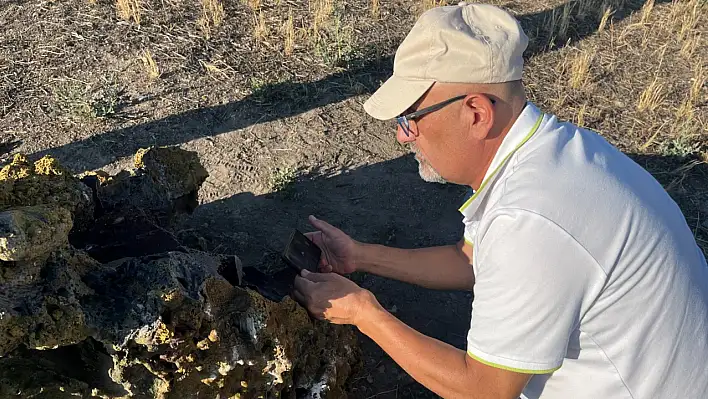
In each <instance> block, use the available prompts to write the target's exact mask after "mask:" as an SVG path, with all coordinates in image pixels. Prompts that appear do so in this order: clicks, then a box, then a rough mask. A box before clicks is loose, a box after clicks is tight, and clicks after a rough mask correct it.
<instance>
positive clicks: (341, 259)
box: [305, 216, 357, 274]
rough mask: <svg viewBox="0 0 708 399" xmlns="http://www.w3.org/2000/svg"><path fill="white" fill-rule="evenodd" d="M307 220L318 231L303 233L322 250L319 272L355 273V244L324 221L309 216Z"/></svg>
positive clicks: (340, 231)
mask: <svg viewBox="0 0 708 399" xmlns="http://www.w3.org/2000/svg"><path fill="white" fill-rule="evenodd" d="M309 220H310V224H312V225H313V226H314V227H315V228H316V229H317V230H318V231H313V232H309V233H305V235H306V236H307V237H308V238H309V239H310V240H312V242H314V243H315V244H317V246H318V247H320V249H321V250H322V257H321V258H320V270H321V271H322V272H325V273H329V272H335V273H338V274H349V273H353V272H355V271H356V262H355V252H356V248H357V242H356V241H355V240H353V239H352V238H351V237H349V236H348V235H347V234H346V233H344V232H343V231H342V230H339V229H338V228H336V227H334V226H332V225H331V224H329V223H327V222H325V221H324V220H319V219H317V218H316V217H314V216H310V218H309Z"/></svg>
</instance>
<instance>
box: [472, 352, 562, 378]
mask: <svg viewBox="0 0 708 399" xmlns="http://www.w3.org/2000/svg"><path fill="white" fill-rule="evenodd" d="M467 356H469V357H471V358H472V359H474V360H476V361H478V362H480V363H482V364H486V365H487V366H490V367H494V368H497V369H502V370H507V371H513V372H515V373H522V374H550V373H552V372H554V371H556V370H558V369H560V368H561V366H558V367H556V368H552V369H548V370H525V369H517V368H514V367H508V366H502V365H501V364H496V363H492V362H488V361H486V360H484V359H482V358H480V357H479V356H475V355H473V354H472V353H470V352H469V351H468V352H467Z"/></svg>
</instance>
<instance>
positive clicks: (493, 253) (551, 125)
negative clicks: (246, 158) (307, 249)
mask: <svg viewBox="0 0 708 399" xmlns="http://www.w3.org/2000/svg"><path fill="white" fill-rule="evenodd" d="M527 40H528V39H527V37H526V36H525V34H524V33H523V31H522V29H521V28H520V26H519V24H518V23H517V21H516V20H515V19H514V18H512V17H511V16H510V15H509V14H507V13H506V12H504V11H502V10H501V9H499V8H496V7H492V6H489V5H481V4H470V5H464V4H461V5H458V6H450V7H441V8H435V9H433V10H431V11H428V12H427V13H426V14H424V15H423V16H422V17H421V18H420V19H419V20H418V21H417V23H416V24H415V26H414V27H413V28H412V30H411V32H410V33H409V35H408V36H407V37H406V39H405V40H404V41H403V43H402V44H401V46H400V47H399V49H398V50H397V53H396V58H395V61H394V72H393V76H392V77H391V78H390V79H389V80H388V81H387V82H386V83H385V84H384V85H382V87H381V88H380V89H379V90H378V91H377V92H376V93H375V94H374V95H373V96H372V97H371V98H370V99H369V100H368V101H367V102H366V104H365V105H364V108H365V110H366V111H367V112H368V113H369V114H370V115H371V116H373V117H374V118H377V119H382V120H387V119H393V118H394V117H397V121H398V130H397V138H398V140H399V141H400V142H402V143H409V144H410V145H411V147H412V148H413V151H414V152H415V154H416V159H417V160H418V162H419V165H420V169H419V170H420V175H421V176H422V177H423V178H424V179H425V180H428V181H439V182H443V181H446V182H451V183H456V184H462V185H467V186H470V187H471V188H472V189H474V190H475V194H474V195H473V196H472V197H471V198H470V199H469V200H467V202H466V203H464V204H463V205H462V207H461V208H460V211H461V213H462V214H463V216H464V219H463V222H464V225H465V229H464V239H462V240H460V242H459V243H458V244H457V245H450V246H443V247H436V248H425V249H416V250H400V249H394V248H387V247H383V246H378V245H369V244H364V243H360V242H357V241H355V240H353V239H351V238H350V237H349V236H347V235H346V234H345V233H343V232H342V231H341V230H339V229H337V228H335V227H333V226H331V225H329V224H327V223H326V222H324V221H321V220H318V219H316V218H314V217H311V218H310V221H311V223H312V224H313V225H314V226H315V227H316V228H317V229H318V231H316V232H313V233H310V236H311V237H312V239H313V240H314V241H315V242H316V243H317V244H318V245H319V246H320V247H321V248H322V249H323V253H324V254H323V257H322V259H323V260H322V262H321V267H322V273H308V272H306V271H305V272H303V273H302V275H301V276H300V277H297V278H296V281H295V287H296V289H295V290H294V292H293V296H294V297H295V299H296V300H298V301H299V302H300V303H302V304H304V306H306V308H307V309H308V310H309V311H310V312H311V313H312V314H313V315H315V316H316V317H319V318H322V319H327V320H329V321H330V322H333V323H341V324H352V325H355V326H356V327H357V328H359V330H360V331H361V332H362V333H364V334H366V335H367V336H369V337H371V339H372V340H374V341H375V342H376V343H377V344H378V345H380V346H381V347H382V348H383V349H384V350H385V351H386V352H387V353H388V354H389V355H390V356H391V358H392V359H393V360H394V361H396V362H397V363H398V364H399V365H400V366H401V367H402V368H403V369H405V370H406V372H408V373H409V374H410V375H411V376H412V377H413V378H415V379H416V380H417V381H419V382H420V383H421V384H423V385H425V386H426V387H428V388H429V389H430V390H432V391H433V392H435V393H437V394H438V395H440V396H442V397H445V398H517V397H519V396H520V395H523V396H524V397H528V398H588V399H596V398H677V399H678V398H708V365H707V364H706V362H708V266H707V265H706V260H705V257H704V255H703V253H702V252H701V251H700V249H699V248H698V246H697V244H696V242H695V240H694V237H693V235H692V232H691V230H690V229H689V227H688V226H687V224H686V222H685V219H684V217H683V215H682V213H681V211H680V209H679V208H678V207H677V206H676V204H675V203H674V202H673V201H672V200H671V198H670V197H669V196H668V195H667V193H666V192H665V191H664V190H663V188H662V187H661V186H660V185H659V184H658V183H657V182H656V181H655V180H654V179H653V178H652V176H651V175H649V174H648V173H647V172H646V171H644V170H643V169H642V168H641V167H639V166H638V165H637V164H635V163H634V162H633V161H631V160H630V159H629V158H628V157H626V156H625V155H624V154H622V153H621V152H619V151H618V150H617V149H615V148H614V147H612V146H611V145H610V144H608V143H607V142H606V141H605V140H604V139H603V138H602V137H600V136H599V135H597V134H595V133H593V132H591V131H588V130H584V129H580V128H578V127H576V126H574V125H572V124H569V123H564V122H560V121H559V120H557V119H556V117H554V116H552V115H549V114H546V113H543V112H542V111H541V110H539V109H538V108H537V107H536V106H534V105H533V104H532V103H530V102H528V101H527V100H526V98H525V96H524V90H523V86H522V84H521V82H520V80H521V76H522V66H523V60H522V53H523V51H524V50H525V48H526V46H527ZM551 67H552V66H551ZM356 270H360V271H365V272H369V273H374V274H377V275H380V276H384V277H388V278H394V279H398V280H402V281H406V282H410V283H414V284H419V285H422V286H425V287H430V288H440V289H466V290H471V289H472V288H474V294H475V295H474V302H473V306H472V308H473V309H472V317H471V325H470V329H469V332H468V337H467V340H468V344H467V348H466V351H462V350H459V349H457V348H454V347H452V346H450V345H447V344H445V343H443V342H440V341H437V340H435V339H433V338H430V337H427V336H424V335H422V334H420V333H418V332H416V331H414V330H413V329H411V328H410V327H408V326H406V325H405V324H403V323H402V322H400V321H399V320H397V319H396V318H395V317H394V316H392V315H391V314H389V313H388V312H386V311H385V310H384V309H383V308H382V307H381V306H380V305H379V304H378V302H377V301H376V298H375V297H374V296H373V295H372V294H371V293H370V292H368V291H366V290H364V289H361V288H360V287H358V286H357V285H356V284H354V283H353V282H352V281H350V280H348V279H346V278H345V277H343V276H341V275H342V274H347V273H351V272H353V271H356ZM329 272H334V273H329Z"/></svg>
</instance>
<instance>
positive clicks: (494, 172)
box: [459, 113, 544, 212]
mask: <svg viewBox="0 0 708 399" xmlns="http://www.w3.org/2000/svg"><path fill="white" fill-rule="evenodd" d="M543 115H544V114H543V113H542V114H541V115H539V117H538V119H537V120H536V123H535V124H534V125H533V127H532V128H531V131H530V132H529V134H527V135H526V137H524V139H523V140H521V142H520V143H519V144H518V145H517V146H516V147H514V149H513V150H511V151H510V152H509V153H508V154H506V156H505V157H504V159H502V161H501V162H499V165H498V166H497V167H496V169H494V171H493V172H492V173H491V174H490V175H489V176H488V177H487V178H486V179H484V181H483V182H482V185H481V186H479V189H478V190H477V191H475V193H474V194H473V195H472V196H471V197H470V199H468V200H467V201H465V203H464V204H462V206H461V207H460V209H459V211H460V212H462V211H464V210H465V208H467V207H468V206H469V205H470V204H471V203H472V201H474V200H475V198H477V195H478V194H479V193H480V192H482V190H483V189H484V187H486V186H487V183H489V181H490V180H492V177H494V175H496V174H497V172H499V169H501V167H502V166H504V164H505V163H506V161H507V159H509V157H510V156H511V155H512V154H514V153H515V152H516V151H517V150H518V149H519V148H521V146H522V145H524V144H526V142H527V141H529V139H530V138H531V137H532V136H533V135H534V134H536V131H537V130H538V128H539V127H540V126H541V121H542V120H543Z"/></svg>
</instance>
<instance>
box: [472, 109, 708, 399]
mask: <svg viewBox="0 0 708 399" xmlns="http://www.w3.org/2000/svg"><path fill="white" fill-rule="evenodd" d="M460 211H461V212H462V214H463V215H464V224H465V233H464V236H465V239H466V240H467V241H468V242H470V243H472V245H473V247H474V255H473V267H474V274H475V280H476V281H475V286H474V302H473V304H472V321H471V327H470V330H469V333H468V338H467V340H468V347H467V350H468V354H469V355H470V356H471V357H473V358H475V359H477V360H479V361H481V362H483V363H486V364H488V365H491V366H494V367H499V368H504V369H508V370H514V371H519V372H523V373H531V374H536V375H535V376H534V377H532V379H531V382H530V383H529V384H528V385H527V386H526V389H525V390H524V395H525V397H526V398H529V399H532V398H563V399H568V398H574V399H584V398H587V399H602V398H635V399H636V398H647V399H649V398H652V399H653V398H676V399H688V398H696V399H698V398H708V266H706V260H705V257H704V255H703V253H702V252H701V250H700V249H699V247H698V246H697V244H696V241H695V240H694V237H693V234H692V232H691V230H690V228H689V227H688V225H687V224H686V221H685V218H684V216H683V214H682V213H681V210H680V209H679V208H678V206H677V205H676V203H674V201H673V200H672V199H671V198H670V197H669V195H668V194H667V193H666V191H665V190H664V189H663V188H662V186H661V185H660V184H659V183H658V182H657V181H656V180H655V179H654V178H653V177H652V176H651V175H650V174H649V173H647V172H646V171H645V170H644V169H642V168H641V167H640V166H639V165H637V164H636V163H634V162H633V161H632V160H631V159H630V158H628V157H627V156H625V155H624V154H623V153H621V152H620V151H619V150H617V149H616V148H615V147H613V146H612V145H610V144H609V143H607V142H606V141H605V140H604V139H603V138H602V137H601V136H599V135H598V134H596V133H594V132H591V131H588V130H585V129H580V128H578V127H576V126H575V125H572V124H570V123H562V122H559V121H558V120H557V119H556V117H554V116H552V115H548V114H543V113H542V112H541V111H539V109H538V108H537V107H535V106H534V105H533V104H531V103H528V104H527V106H526V108H525V109H524V111H523V113H522V114H521V116H520V117H519V118H518V120H517V121H516V123H515V124H514V126H513V127H512V129H511V131H510V132H509V133H508V135H507V137H506V138H505V139H504V142H503V144H502V146H501V148H500V149H499V151H498V153H497V154H496V156H495V158H494V160H493V162H492V165H491V167H490V168H489V171H488V172H487V176H486V177H485V179H484V181H483V184H482V185H481V187H480V189H479V190H477V192H476V193H475V194H474V196H473V197H471V198H470V199H469V200H468V201H467V202H466V203H465V204H464V205H463V206H462V207H461V208H460Z"/></svg>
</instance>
